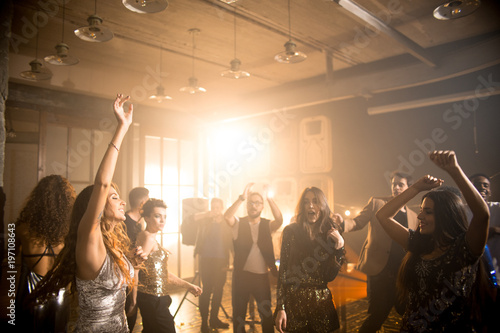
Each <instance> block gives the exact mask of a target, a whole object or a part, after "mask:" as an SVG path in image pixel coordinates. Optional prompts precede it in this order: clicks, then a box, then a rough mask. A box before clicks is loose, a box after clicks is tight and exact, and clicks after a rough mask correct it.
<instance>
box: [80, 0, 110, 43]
mask: <svg viewBox="0 0 500 333" xmlns="http://www.w3.org/2000/svg"><path fill="white" fill-rule="evenodd" d="M94 8H95V10H94V15H90V16H89V17H88V18H87V22H89V25H88V26H86V27H81V28H78V29H76V30H75V35H76V36H77V37H78V38H80V39H82V40H84V41H86V42H97V43H98V42H107V41H108V40H110V39H112V38H113V32H112V31H111V30H110V29H109V28H106V27H104V26H102V18H100V17H99V16H97V0H95V7H94Z"/></svg>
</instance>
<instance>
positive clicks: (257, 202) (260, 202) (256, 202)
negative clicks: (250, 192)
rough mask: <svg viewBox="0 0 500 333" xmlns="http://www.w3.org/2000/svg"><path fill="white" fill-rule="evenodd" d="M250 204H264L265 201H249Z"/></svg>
mask: <svg viewBox="0 0 500 333" xmlns="http://www.w3.org/2000/svg"><path fill="white" fill-rule="evenodd" d="M248 204H249V205H250V206H260V205H262V204H263V202H262V201H249V202H248Z"/></svg>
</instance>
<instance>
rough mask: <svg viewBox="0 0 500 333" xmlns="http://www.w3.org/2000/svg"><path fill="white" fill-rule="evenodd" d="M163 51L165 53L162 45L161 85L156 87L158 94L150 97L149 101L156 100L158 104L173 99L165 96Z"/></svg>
mask: <svg viewBox="0 0 500 333" xmlns="http://www.w3.org/2000/svg"><path fill="white" fill-rule="evenodd" d="M162 51H163V47H162V46H161V45H160V75H159V77H160V84H159V85H158V87H156V94H153V95H151V96H149V99H153V100H156V101H157V102H158V103H161V102H163V101H167V100H171V99H172V97H170V96H168V95H165V88H164V87H163V86H162V84H161V75H162V73H163V72H162V71H161V53H162Z"/></svg>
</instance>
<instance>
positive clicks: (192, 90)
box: [180, 28, 207, 94]
mask: <svg viewBox="0 0 500 333" xmlns="http://www.w3.org/2000/svg"><path fill="white" fill-rule="evenodd" d="M188 31H189V33H190V34H191V35H192V36H193V54H192V57H191V58H192V71H191V72H192V76H191V77H190V78H189V79H188V85H187V86H185V87H182V88H181V89H180V91H181V92H185V93H189V94H196V93H202V92H206V91H207V90H206V89H205V88H203V87H200V86H198V79H197V78H196V77H195V76H194V49H195V44H194V36H195V35H196V34H197V33H199V32H200V29H198V28H192V29H189V30H188Z"/></svg>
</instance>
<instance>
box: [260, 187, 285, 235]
mask: <svg viewBox="0 0 500 333" xmlns="http://www.w3.org/2000/svg"><path fill="white" fill-rule="evenodd" d="M268 194H269V188H268V186H267V185H266V186H265V187H264V199H265V200H267V202H268V203H269V207H270V208H271V213H272V214H273V217H274V220H273V221H271V224H270V227H271V231H276V230H278V229H279V228H280V227H281V225H282V224H283V215H282V214H281V211H280V209H279V207H278V205H277V204H276V203H275V202H274V200H273V199H272V198H271V197H269V195H268Z"/></svg>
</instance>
